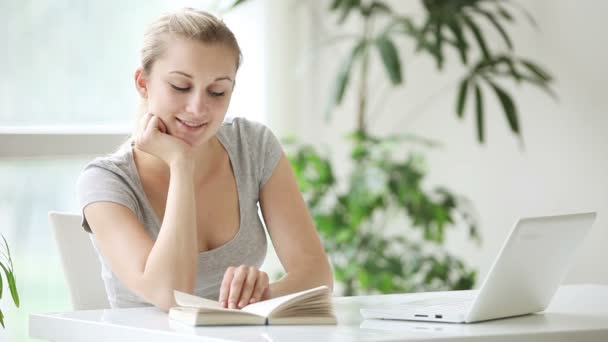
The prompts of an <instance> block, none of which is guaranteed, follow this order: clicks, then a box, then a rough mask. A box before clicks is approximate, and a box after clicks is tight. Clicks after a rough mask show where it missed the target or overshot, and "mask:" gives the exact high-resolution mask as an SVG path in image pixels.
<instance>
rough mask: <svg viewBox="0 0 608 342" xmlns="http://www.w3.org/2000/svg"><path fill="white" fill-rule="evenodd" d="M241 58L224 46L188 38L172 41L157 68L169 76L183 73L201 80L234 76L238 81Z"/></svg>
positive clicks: (167, 43) (172, 39)
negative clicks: (168, 73) (170, 73)
mask: <svg viewBox="0 0 608 342" xmlns="http://www.w3.org/2000/svg"><path fill="white" fill-rule="evenodd" d="M237 58H238V57H237V56H236V53H235V51H233V49H232V48H230V47H229V46H227V45H226V44H222V43H204V42H200V41H197V40H191V39H185V38H168V39H167V42H166V49H165V53H164V54H163V56H161V57H160V58H159V59H158V60H157V61H156V63H154V64H155V66H154V67H153V69H157V71H159V72H162V73H167V72H171V71H175V70H178V71H182V72H185V73H188V74H190V75H192V76H193V77H194V78H198V77H223V76H230V77H231V78H232V79H234V74H235V73H236V62H237Z"/></svg>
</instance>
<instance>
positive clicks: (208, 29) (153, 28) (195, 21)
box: [123, 7, 243, 146]
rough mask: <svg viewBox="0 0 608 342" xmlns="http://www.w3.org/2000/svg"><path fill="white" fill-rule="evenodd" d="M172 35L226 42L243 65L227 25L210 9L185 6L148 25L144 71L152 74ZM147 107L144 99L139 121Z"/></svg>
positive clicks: (239, 50)
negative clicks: (209, 10) (202, 9)
mask: <svg viewBox="0 0 608 342" xmlns="http://www.w3.org/2000/svg"><path fill="white" fill-rule="evenodd" d="M171 37H181V38H185V39H190V40H194V41H198V42H202V43H207V44H224V45H226V46H228V47H229V48H231V49H233V50H234V52H235V57H236V60H235V64H236V69H237V70H238V68H239V66H240V65H241V61H242V59H243V55H242V53H241V48H240V47H239V44H238V42H237V40H236V37H235V36H234V33H232V31H231V30H230V29H229V28H228V26H226V24H225V23H224V22H223V21H222V20H221V19H219V18H218V17H216V16H214V15H213V14H211V13H208V12H205V11H201V10H196V9H193V8H190V7H186V8H182V9H179V10H176V11H173V12H168V13H165V14H163V15H162V16H160V17H159V18H158V19H156V20H155V21H153V22H152V23H151V24H150V25H149V26H148V28H147V29H146V31H145V33H144V40H143V45H142V48H141V67H142V69H143V71H144V73H146V74H148V75H149V74H150V73H151V72H152V67H153V66H154V63H155V62H156V61H157V60H158V59H159V58H161V57H162V56H164V54H165V53H166V51H167V43H168V41H169V38H171ZM146 110H147V101H146V99H141V102H140V105H139V109H138V113H137V117H136V119H137V120H136V121H139V118H140V117H141V116H142V115H143V114H145V112H146ZM136 127H137V123H136ZM136 129H137V128H136ZM134 134H136V132H134ZM132 140H133V137H130V138H129V139H128V141H127V142H126V143H125V145H127V144H128V145H131V142H132ZM123 146H124V145H123Z"/></svg>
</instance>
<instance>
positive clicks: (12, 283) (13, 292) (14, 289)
mask: <svg viewBox="0 0 608 342" xmlns="http://www.w3.org/2000/svg"><path fill="white" fill-rule="evenodd" d="M0 267H1V268H2V269H3V270H4V274H5V275H6V280H7V281H8V288H9V290H10V292H11V296H12V297H13V302H14V303H15V306H16V307H19V294H18V293H17V285H16V284H15V276H14V275H13V272H11V271H10V270H8V269H7V268H6V267H5V266H4V265H3V264H0Z"/></svg>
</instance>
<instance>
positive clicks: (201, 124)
mask: <svg viewBox="0 0 608 342" xmlns="http://www.w3.org/2000/svg"><path fill="white" fill-rule="evenodd" d="M176 119H177V122H179V123H180V124H181V126H182V127H186V128H188V129H191V130H196V129H198V128H201V127H205V126H207V122H204V121H194V120H192V121H190V120H182V119H180V118H176Z"/></svg>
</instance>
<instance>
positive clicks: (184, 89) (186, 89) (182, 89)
mask: <svg viewBox="0 0 608 342" xmlns="http://www.w3.org/2000/svg"><path fill="white" fill-rule="evenodd" d="M169 84H170V85H171V88H173V89H175V90H177V91H180V92H187V91H188V90H190V87H185V88H181V87H178V86H175V85H173V84H171V83H169Z"/></svg>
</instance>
